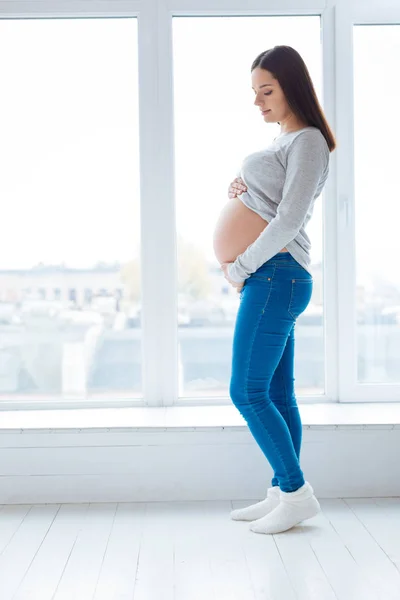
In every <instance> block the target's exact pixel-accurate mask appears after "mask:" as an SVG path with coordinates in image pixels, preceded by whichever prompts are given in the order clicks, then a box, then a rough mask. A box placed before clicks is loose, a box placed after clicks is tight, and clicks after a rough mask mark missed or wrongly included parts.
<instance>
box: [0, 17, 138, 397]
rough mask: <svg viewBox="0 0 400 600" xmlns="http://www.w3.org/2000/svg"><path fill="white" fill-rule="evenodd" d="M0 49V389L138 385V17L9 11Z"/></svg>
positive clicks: (41, 392) (97, 392)
mask: <svg viewBox="0 0 400 600" xmlns="http://www.w3.org/2000/svg"><path fill="white" fill-rule="evenodd" d="M71 41H73V43H71ZM0 54H1V56H7V57H8V58H7V60H3V61H1V64H0V79H1V82H2V92H1V95H0V130H1V142H0V160H1V165H2V176H1V178H0V196H1V198H2V206H3V209H2V219H1V223H0V229H1V235H0V400H1V399H3V400H6V399H7V400H9V399H11V400H17V399H21V398H26V397H28V398H29V399H38V400H39V399H42V398H49V399H52V400H53V399H56V400H57V399H59V400H61V399H63V398H66V397H73V398H74V399H76V398H78V399H80V398H97V397H101V396H103V395H109V394H110V393H112V394H113V396H114V393H115V392H118V397H125V396H129V397H132V396H134V397H135V396H141V389H142V383H141V364H140V362H141V359H140V356H141V350H140V347H141V339H140V338H141V330H140V328H139V326H138V323H139V317H140V306H139V304H140V289H139V246H140V238H139V235H140V231H139V223H140V219H139V168H138V167H139V161H138V145H139V144H138V142H139V140H138V85H137V23H136V19H59V20H57V19H37V20H23V19H21V20H3V21H0Z"/></svg>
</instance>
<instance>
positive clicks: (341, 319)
mask: <svg viewBox="0 0 400 600" xmlns="http://www.w3.org/2000/svg"><path fill="white" fill-rule="evenodd" d="M366 4H368V6H367V5H366ZM207 15H208V16H246V15H251V16H260V17H262V16H271V15H275V16H276V15H282V16H285V15H288V16H289V15H291V16H296V15H298V16H303V15H318V16H320V19H321V44H322V65H323V74H324V77H323V88H322V89H323V108H324V112H325V114H326V116H327V119H328V122H329V123H330V125H331V126H332V129H333V131H334V133H335V135H336V137H337V140H338V148H337V150H336V151H335V152H334V153H333V155H332V157H331V168H330V176H329V178H328V182H327V184H326V186H325V189H324V193H323V227H324V235H323V273H324V276H323V287H324V292H323V293H324V336H325V337H324V346H325V393H324V394H321V395H315V396H302V395H300V394H298V400H299V402H300V403H304V404H306V403H318V402H342V403H345V402H371V401H375V402H376V401H380V400H385V401H398V400H399V398H400V384H399V385H397V384H393V385H385V384H380V385H369V384H357V382H356V362H357V357H356V355H355V348H356V345H355V340H356V338H355V335H356V319H355V285H354V284H355V278H354V276H355V262H354V259H355V247H354V230H355V228H354V218H355V214H354V181H353V165H354V158H353V146H354V140H353V87H352V76H353V71H352V68H353V67H352V64H353V61H352V56H353V53H352V26H353V24H367V23H371V22H375V23H382V22H386V23H398V22H400V7H396V6H394V3H393V2H391V1H389V0H383V2H382V1H379V2H378V0H369V2H368V3H366V2H365V0H353V1H352V2H348V0H337V1H334V0H326V1H325V0H314V1H313V0H311V1H308V0H247V2H246V7H245V8H244V4H243V0H34V1H32V0H29V1H27V0H21V1H19V0H18V1H15V0H0V18H2V19H3V18H71V17H99V18H101V17H134V18H137V19H138V57H139V65H138V72H139V81H138V86H139V136H140V157H139V160H140V203H141V208H140V214H141V217H140V218H141V266H142V268H141V279H142V318H143V320H142V373H143V379H142V381H143V399H140V400H138V399H131V400H119V399H118V393H115V394H114V393H113V392H112V391H110V397H109V398H108V399H106V400H103V401H86V400H82V401H79V402H77V401H72V400H68V399H67V398H63V399H62V400H61V401H58V400H56V399H54V401H53V402H52V403H50V402H47V403H45V404H43V403H41V402H37V401H34V400H29V398H27V399H26V401H23V402H22V401H21V402H15V401H14V402H9V403H2V404H1V405H0V406H1V408H4V409H7V407H9V408H13V409H15V408H18V409H19V410H21V409H24V408H38V409H39V408H41V407H50V408H86V407H96V406H99V407H112V408H115V407H118V406H149V407H157V406H158V407H166V406H172V405H175V406H178V405H181V406H191V405H228V404H231V401H230V399H229V397H226V398H209V397H205V398H192V399H190V398H179V397H178V391H179V390H178V387H179V372H178V358H179V357H178V320H177V308H178V307H177V293H176V290H177V275H178V274H177V245H176V231H175V227H176V225H175V224H176V221H175V203H174V185H175V182H174V101H173V64H172V20H173V18H174V17H178V16H193V17H194V16H207ZM349 107H350V110H349ZM328 223H329V227H328V226H327V224H328ZM351 282H353V284H352V283H351ZM155 374H156V375H155Z"/></svg>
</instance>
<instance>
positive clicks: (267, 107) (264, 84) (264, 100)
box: [251, 67, 291, 123]
mask: <svg viewBox="0 0 400 600" xmlns="http://www.w3.org/2000/svg"><path fill="white" fill-rule="evenodd" d="M251 85H252V88H253V90H254V93H255V100H254V104H255V105H256V106H258V108H259V109H260V111H268V112H264V113H261V114H262V116H263V119H264V121H266V122H268V123H277V122H278V121H279V123H282V122H285V121H286V119H287V118H288V117H289V116H290V115H291V110H290V108H289V105H288V103H287V102H286V98H285V96H284V93H283V91H282V88H281V86H280V85H279V82H278V80H277V79H274V77H273V75H272V73H270V72H269V71H266V70H265V69H261V68H260V67H256V68H255V69H254V70H253V72H252V74H251Z"/></svg>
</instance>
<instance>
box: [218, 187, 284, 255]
mask: <svg viewBox="0 0 400 600" xmlns="http://www.w3.org/2000/svg"><path fill="white" fill-rule="evenodd" d="M267 226H268V221H264V219H262V218H261V217H260V216H259V215H258V214H257V213H255V212H254V211H253V210H251V209H250V208H248V207H247V206H246V205H245V204H243V202H242V201H241V200H239V198H237V197H236V198H231V199H229V201H228V202H227V203H226V205H225V206H224V208H223V210H222V212H221V214H220V216H219V219H218V221H217V224H216V226H215V230H214V253H215V256H216V259H217V260H218V262H219V263H220V264H222V263H226V262H234V261H235V260H236V258H237V257H238V256H239V254H242V253H243V252H244V251H245V250H246V249H247V248H248V247H249V246H250V245H251V244H252V243H253V242H255V241H256V239H257V238H258V236H259V235H260V233H261V232H262V231H263V230H264V229H265V227H267ZM281 252H288V250H287V249H286V248H282V250H281Z"/></svg>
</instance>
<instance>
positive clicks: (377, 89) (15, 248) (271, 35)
mask: <svg viewBox="0 0 400 600" xmlns="http://www.w3.org/2000/svg"><path fill="white" fill-rule="evenodd" d="M398 32H399V29H398V27H397V29H396V26H392V27H390V26H387V27H357V28H356V29H355V36H354V42H355V43H354V46H355V102H356V120H355V127H356V205H357V244H358V246H357V248H358V253H359V261H358V267H359V278H362V277H363V278H365V279H366V280H367V279H368V278H369V276H371V275H373V274H374V273H379V274H380V275H381V276H383V277H386V278H387V279H389V280H391V281H395V282H396V283H398V284H399V285H400V270H399V269H398V261H397V255H398V254H399V251H400V242H399V236H398V234H397V228H398V219H396V216H400V214H399V212H398V201H399V193H398V183H397V182H396V181H395V178H396V177H397V176H398V165H397V162H398V159H397V156H398V151H397V145H398V139H399V134H400V129H399V120H398V119H396V117H395V115H396V114H397V109H398V108H397V107H398V103H399V99H400V89H399V81H398V78H396V77H393V73H396V72H397V65H398V61H399V58H400V36H399V35H398ZM173 42H174V85H175V93H174V97H175V126H176V127H175V135H176V140H175V144H176V202H177V229H178V231H179V232H180V233H181V234H182V235H183V236H184V237H185V238H186V239H190V240H191V241H193V242H194V243H196V244H197V245H198V246H199V247H201V248H202V250H203V251H204V253H205V255H206V256H207V258H209V259H210V260H212V259H213V251H212V234H213V229H214V225H215V222H216V220H217V218H218V215H219V212H220V210H221V209H222V207H223V205H224V204H225V202H226V201H227V199H228V198H227V188H228V185H229V183H230V182H231V181H232V179H233V178H234V177H235V176H236V173H237V171H238V170H239V168H240V165H241V162H242V160H243V158H244V157H245V156H247V155H248V154H250V153H252V152H254V151H256V150H258V149H261V148H263V147H265V146H266V145H268V143H269V142H270V141H271V140H272V139H273V138H274V137H275V136H276V135H277V133H278V132H279V125H277V124H266V123H265V122H264V121H263V119H262V117H260V115H259V111H258V109H257V107H254V104H253V102H254V96H253V91H252V89H251V75H250V66H251V63H252V61H253V60H254V58H255V57H256V56H257V55H258V54H259V53H260V52H261V51H263V50H266V49H267V48H270V47H272V46H274V45H275V44H289V45H291V46H293V47H294V48H296V49H297V50H298V51H299V52H300V54H301V55H302V56H303V58H304V60H305V62H306V64H307V66H308V68H309V71H310V73H311V77H312V79H313V81H314V85H315V87H316V90H317V94H318V96H319V98H320V100H321V102H322V104H323V99H322V98H321V93H322V91H321V89H322V85H321V84H322V72H321V41H320V24H319V17H316V16H315V17H240V18H239V17H220V18H217V17H208V18H207V17H204V18H200V17H196V18H186V17H184V18H175V19H174V21H173ZM0 53H1V55H2V56H8V57H9V58H8V60H7V61H2V62H1V64H0V77H1V81H2V88H3V90H2V94H1V96H0V128H1V131H2V137H1V140H2V143H1V144H0V160H1V164H2V177H1V179H0V195H1V198H2V201H3V211H2V216H3V218H2V220H1V222H0V268H15V267H29V266H32V265H34V264H37V263H38V262H45V263H52V264H55V263H60V262H62V261H64V262H65V263H66V264H67V265H70V266H77V267H80V266H81V267H85V266H92V265H93V264H95V263H96V262H98V261H107V262H111V261H116V260H119V261H125V260H128V259H129V258H131V257H132V256H133V255H135V254H136V253H137V247H138V241H139V202H138V198H139V161H138V142H139V140H138V105H137V23H136V19H82V20H80V19H68V20H56V19H52V20H50V19H49V20H46V19H42V20H12V21H6V20H3V21H0ZM391 115H392V118H391ZM338 142H339V144H340V140H338ZM317 204H318V205H317V208H316V210H315V212H314V217H313V219H312V220H311V222H310V224H309V226H308V233H309V235H310V237H311V240H312V244H313V249H312V259H313V261H319V260H321V256H322V212H321V201H319V202H318V203H317ZM382 209H383V210H382Z"/></svg>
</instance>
